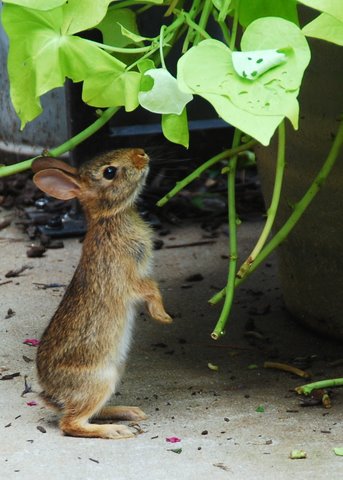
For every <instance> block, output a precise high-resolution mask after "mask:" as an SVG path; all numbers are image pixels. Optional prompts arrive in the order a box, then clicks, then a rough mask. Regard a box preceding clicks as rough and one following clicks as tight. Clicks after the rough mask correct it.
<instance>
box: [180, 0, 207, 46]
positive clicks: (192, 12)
mask: <svg viewBox="0 0 343 480" xmlns="http://www.w3.org/2000/svg"><path fill="white" fill-rule="evenodd" d="M201 8H202V5H201V0H194V1H193V4H192V7H191V9H190V11H189V12H188V14H189V15H190V16H191V19H193V18H195V17H196V16H197V14H198V12H199V11H200V10H201ZM193 35H194V29H193V28H192V27H191V26H189V28H188V32H187V35H186V38H185V40H184V42H183V45H182V53H185V52H186V51H187V50H188V47H189V43H190V41H191V39H192V37H193Z"/></svg>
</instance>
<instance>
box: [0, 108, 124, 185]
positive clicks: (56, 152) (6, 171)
mask: <svg viewBox="0 0 343 480" xmlns="http://www.w3.org/2000/svg"><path fill="white" fill-rule="evenodd" d="M118 110H119V108H118V107H111V108H108V109H107V110H105V111H104V112H103V114H102V115H101V117H100V118H98V119H97V120H95V122H94V123H92V124H91V125H89V127H87V128H85V129H84V130H82V132H80V133H78V134H77V135H75V136H74V137H72V138H70V139H69V140H67V141H66V142H64V143H62V145H59V146H58V147H56V148H53V149H52V150H50V151H49V152H47V153H46V155H49V156H51V157H59V156H60V155H62V154H63V153H66V152H68V151H69V150H72V149H73V148H75V147H76V146H77V145H79V144H80V143H81V142H83V141H84V140H86V138H88V137H90V136H91V135H93V134H94V133H95V132H97V131H98V130H99V129H100V128H101V127H103V126H104V125H105V124H106V123H107V122H108V121H109V120H110V118H112V117H113V115H114V114H115V113H116V112H117V111H118ZM35 158H37V157H34V158H30V159H29V160H25V161H24V162H19V163H15V164H14V165H7V166H5V167H0V177H6V176H8V175H13V174H15V173H20V172H24V171H25V170H28V169H29V168H31V165H32V162H33V160H34V159H35Z"/></svg>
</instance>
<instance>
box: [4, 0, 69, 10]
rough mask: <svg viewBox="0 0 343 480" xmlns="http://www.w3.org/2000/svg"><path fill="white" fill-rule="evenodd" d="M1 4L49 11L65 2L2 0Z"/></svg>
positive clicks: (55, 0)
mask: <svg viewBox="0 0 343 480" xmlns="http://www.w3.org/2000/svg"><path fill="white" fill-rule="evenodd" d="M3 3H11V4H13V5H20V6H22V7H27V8H32V9H35V10H51V9H53V8H56V7H60V6H61V5H63V4H65V3H67V0H3Z"/></svg>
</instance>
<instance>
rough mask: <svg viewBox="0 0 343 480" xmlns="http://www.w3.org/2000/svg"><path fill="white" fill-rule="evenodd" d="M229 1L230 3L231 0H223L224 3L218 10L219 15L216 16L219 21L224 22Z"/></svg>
mask: <svg viewBox="0 0 343 480" xmlns="http://www.w3.org/2000/svg"><path fill="white" fill-rule="evenodd" d="M230 3H231V0H224V4H223V6H222V8H221V9H220V12H219V17H218V21H219V22H224V20H225V19H226V16H227V12H228V11H229V8H230Z"/></svg>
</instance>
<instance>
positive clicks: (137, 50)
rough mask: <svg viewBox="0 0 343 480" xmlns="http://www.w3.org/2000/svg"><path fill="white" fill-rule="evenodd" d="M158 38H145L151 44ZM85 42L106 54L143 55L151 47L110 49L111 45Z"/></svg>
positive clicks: (92, 41)
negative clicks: (106, 52)
mask: <svg viewBox="0 0 343 480" xmlns="http://www.w3.org/2000/svg"><path fill="white" fill-rule="evenodd" d="M157 38H158V37H156V38H147V40H150V41H151V42H155V41H156V40H157ZM87 42H89V43H92V44H93V45H96V46H97V47H100V48H102V49H103V50H107V51H108V52H115V53H133V54H135V53H144V52H148V51H149V50H151V49H152V48H153V47H152V45H147V46H146V47H135V48H127V47H125V48H120V47H112V46H111V45H106V44H105V43H101V42H95V41H94V40H87Z"/></svg>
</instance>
